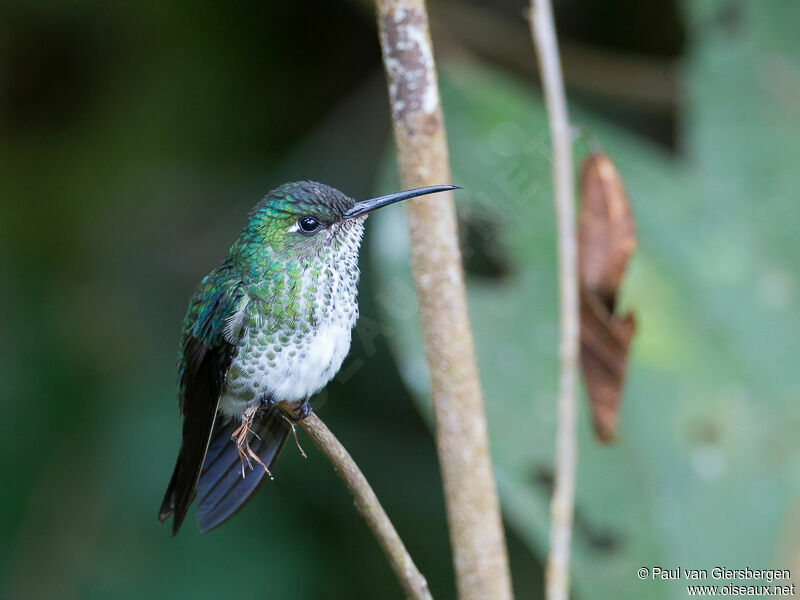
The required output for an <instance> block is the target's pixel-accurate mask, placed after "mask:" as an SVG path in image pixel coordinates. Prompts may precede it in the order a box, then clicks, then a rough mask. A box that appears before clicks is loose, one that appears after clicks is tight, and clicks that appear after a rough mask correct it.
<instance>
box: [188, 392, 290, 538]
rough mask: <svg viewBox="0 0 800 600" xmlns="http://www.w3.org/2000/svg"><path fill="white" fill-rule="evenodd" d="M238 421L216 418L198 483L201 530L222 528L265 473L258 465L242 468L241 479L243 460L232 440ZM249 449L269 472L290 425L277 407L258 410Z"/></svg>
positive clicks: (198, 521) (250, 494) (198, 517)
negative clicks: (243, 469)
mask: <svg viewBox="0 0 800 600" xmlns="http://www.w3.org/2000/svg"><path fill="white" fill-rule="evenodd" d="M240 425H241V422H240V421H231V420H223V419H221V418H220V419H218V420H217V423H216V424H215V425H214V433H213V435H212V436H211V444H210V445H209V447H208V453H207V454H206V460H205V463H204V464H203V472H202V474H201V475H200V481H199V482H198V484H197V523H198V525H199V526H200V531H203V532H205V531H208V530H209V529H213V528H214V527H217V526H218V525H221V524H222V523H223V522H224V521H226V520H227V519H228V518H229V517H231V516H232V515H233V514H234V513H235V512H236V511H237V510H239V509H240V508H241V507H242V506H243V505H244V503H245V502H247V500H248V499H249V498H250V497H251V496H252V494H253V492H255V491H256V489H258V486H259V485H260V484H261V482H262V480H263V479H264V475H265V474H266V473H265V471H264V469H263V468H262V467H261V466H260V465H257V464H255V465H253V467H254V468H253V469H245V471H244V476H242V466H243V465H242V459H241V458H240V456H239V449H238V447H237V445H236V443H235V442H234V441H233V440H232V439H231V437H232V435H233V432H234V430H235V429H236V428H237V427H239V426H240ZM250 431H251V433H250V435H249V443H250V449H251V450H252V451H253V452H254V453H255V454H256V455H257V456H258V457H259V458H260V459H261V462H263V463H264V464H265V465H266V466H267V468H268V469H271V468H272V465H273V464H274V462H275V459H276V458H277V457H278V454H279V453H280V451H281V449H282V448H283V444H284V442H285V441H286V436H287V435H288V433H289V425H288V424H287V422H286V419H284V418H283V417H282V416H281V414H280V412H278V410H277V409H276V408H274V407H273V408H267V409H263V410H262V411H259V413H258V414H257V415H256V417H255V419H254V420H253V424H252V425H251V427H250Z"/></svg>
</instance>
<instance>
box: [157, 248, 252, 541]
mask: <svg viewBox="0 0 800 600" xmlns="http://www.w3.org/2000/svg"><path fill="white" fill-rule="evenodd" d="M241 298H242V292H241V290H240V286H239V284H238V282H237V281H236V280H234V279H233V278H232V277H231V273H230V271H229V269H228V268H227V267H226V265H225V264H223V266H221V267H220V268H219V269H217V270H216V271H215V272H214V273H212V274H211V275H209V276H208V277H206V278H205V279H203V282H202V283H201V284H200V286H198V288H197V290H196V292H195V295H194V297H193V298H192V301H191V302H190V303H189V310H188V311H187V313H186V319H185V321H184V328H183V337H182V344H181V356H180V361H179V371H180V375H179V377H180V407H181V412H182V413H183V438H182V442H181V448H180V451H179V453H178V460H177V462H176V464H175V470H174V471H173V473H172V478H171V479H170V481H169V485H168V486H167V492H166V494H165V495H164V501H163V502H162V504H161V510H160V511H159V513H158V518H159V520H160V521H162V522H163V521H165V520H166V519H167V518H169V516H170V515H172V532H173V534H175V533H177V532H178V529H180V526H181V523H183V519H184V518H185V517H186V512H187V511H188V510H189V505H190V504H191V503H192V500H193V499H194V492H195V487H196V486H197V481H198V479H199V477H200V471H201V469H202V466H203V460H204V459H205V455H206V451H207V449H208V444H209V441H210V439H211V432H212V430H213V427H214V420H215V418H216V415H217V405H218V404H219V398H220V394H221V392H222V386H223V385H224V383H225V377H226V375H227V373H228V369H229V367H230V364H231V360H232V359H233V351H234V346H233V345H232V344H231V343H229V342H228V341H227V340H226V339H225V336H224V329H225V323H226V321H227V320H228V318H229V317H230V316H232V315H233V314H234V312H235V311H236V307H237V306H238V304H239V301H240V300H241Z"/></svg>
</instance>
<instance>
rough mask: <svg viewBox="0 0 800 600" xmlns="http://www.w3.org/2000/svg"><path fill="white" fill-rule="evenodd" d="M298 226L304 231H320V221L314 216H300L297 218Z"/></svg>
mask: <svg viewBox="0 0 800 600" xmlns="http://www.w3.org/2000/svg"><path fill="white" fill-rule="evenodd" d="M297 227H298V228H299V229H300V231H301V232H302V233H307V234H311V233H316V232H317V231H319V228H320V223H319V221H317V220H316V219H315V218H314V217H300V218H299V219H298V220H297Z"/></svg>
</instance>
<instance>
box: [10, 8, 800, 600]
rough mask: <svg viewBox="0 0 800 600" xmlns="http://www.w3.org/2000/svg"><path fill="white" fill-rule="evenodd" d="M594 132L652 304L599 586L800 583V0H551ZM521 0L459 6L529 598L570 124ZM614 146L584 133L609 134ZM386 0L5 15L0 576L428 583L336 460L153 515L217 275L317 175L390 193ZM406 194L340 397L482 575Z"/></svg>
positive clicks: (466, 162)
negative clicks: (247, 221) (205, 521)
mask: <svg viewBox="0 0 800 600" xmlns="http://www.w3.org/2000/svg"><path fill="white" fill-rule="evenodd" d="M555 6H556V18H557V23H558V26H559V30H560V34H561V39H562V57H563V60H564V67H565V73H566V79H567V84H568V91H569V93H570V97H571V98H572V100H573V102H574V105H573V107H572V110H573V112H572V120H573V121H574V123H575V124H576V125H577V126H579V127H580V128H581V131H582V132H583V136H584V137H583V139H582V140H580V141H579V142H578V144H577V145H576V157H577V158H578V159H580V158H581V157H582V156H584V155H585V153H586V146H587V143H599V144H601V145H602V146H603V147H604V148H606V150H607V151H608V152H609V154H610V155H611V156H612V158H613V159H614V160H615V161H616V162H617V166H618V168H619V170H620V172H621V174H622V176H623V178H624V179H625V182H626V185H627V187H628V191H629V193H630V196H631V202H632V205H633V210H634V213H635V215H636V218H637V225H638V233H639V250H638V253H637V255H636V257H635V259H634V261H633V264H632V267H631V271H630V273H629V278H628V281H627V283H626V287H625V289H624V290H623V297H622V301H623V304H624V306H625V307H630V308H632V309H633V310H635V311H636V313H637V316H638V319H639V323H640V328H639V332H638V336H637V338H636V339H635V340H634V345H633V350H632V354H633V355H632V365H631V368H630V371H629V381H628V384H627V387H626V389H625V398H624V403H623V409H622V418H621V426H620V436H619V437H620V439H619V442H618V443H617V444H616V445H615V446H614V447H611V448H605V447H599V446H597V445H596V444H595V442H594V441H593V439H592V435H591V428H590V425H589V422H588V414H587V411H586V409H585V407H584V408H583V409H582V414H581V440H580V445H581V448H580V452H581V456H580V465H579V473H578V477H579V484H578V498H577V507H576V530H575V540H574V553H575V561H574V569H573V578H574V590H575V592H574V593H575V596H576V597H579V598H628V597H643V598H683V597H685V595H686V593H685V589H683V588H682V587H681V586H680V585H678V584H677V583H666V582H654V581H644V582H642V581H639V580H638V579H637V577H636V574H635V573H636V569H637V568H638V567H641V566H652V565H662V566H664V567H670V568H674V567H676V566H678V565H680V566H683V567H691V568H702V567H713V566H724V567H728V568H743V567H750V568H789V569H792V570H793V574H796V573H798V572H800V542H798V539H800V440H799V439H798V431H800V404H798V400H800V378H798V376H797V364H798V363H797V361H798V359H797V357H798V355H800V283H799V281H800V236H798V235H797V230H798V224H800V219H799V217H800V207H799V206H800V205H799V204H798V202H797V198H798V194H797V190H798V189H800V170H799V169H798V168H797V164H798V162H800V142H798V134H799V133H800V131H798V123H800V37H798V36H797V35H796V23H798V22H800V4H798V3H796V2H792V1H791V0H782V1H779V0H772V1H770V2H744V1H741V2H737V1H723V0H704V1H702V2H694V1H693V2H686V3H683V4H682V3H680V2H659V3H654V2H652V3H643V2H635V1H634V0H614V1H612V2H607V3H594V2H591V1H589V0H558V1H556V2H555ZM523 9H524V3H522V2H519V1H516V0H515V1H513V2H512V1H511V0H503V1H498V2H492V3H489V2H477V1H473V2H468V1H466V0H431V2H430V7H429V10H430V13H431V19H432V25H433V30H434V39H435V46H436V51H437V56H438V59H439V69H440V78H441V82H440V83H441V91H442V98H443V102H444V108H445V117H446V122H447V127H448V134H449V139H450V148H451V155H452V156H451V158H452V166H453V180H454V182H455V183H458V184H460V185H462V186H463V187H464V188H465V190H464V191H463V192H460V193H459V195H458V203H459V209H460V220H461V229H462V238H463V239H462V242H463V250H464V254H465V262H466V268H467V274H468V286H469V294H470V309H471V314H472V320H473V325H474V328H475V335H476V340H477V348H478V354H479V362H480V367H481V372H482V376H483V383H484V387H485V392H486V404H487V412H488V415H489V421H490V433H491V436H492V450H493V455H494V460H495V468H496V474H497V478H498V485H499V489H500V492H501V497H502V501H503V509H504V516H505V518H506V529H507V534H508V541H509V548H510V554H511V564H512V570H513V575H514V586H515V591H516V594H517V596H518V597H520V598H536V597H539V596H540V595H541V591H540V590H541V587H542V567H541V565H542V563H543V561H544V556H545V550H546V542H547V521H548V502H549V493H550V489H551V486H552V467H551V465H552V448H553V428H554V399H555V389H556V375H557V355H556V348H557V320H558V315H557V309H556V289H557V288H556V278H555V253H554V246H555V244H554V239H553V234H552V225H553V217H552V208H551V199H550V198H551V194H550V183H549V157H548V137H547V124H546V119H545V115H544V110H543V106H542V103H541V99H540V94H539V92H538V90H537V88H536V87H535V81H536V78H535V71H534V67H535V59H534V55H533V50H532V48H531V44H530V39H529V34H528V30H527V25H526V23H525V21H524V19H523V12H522V11H523ZM587 140H588V142H587ZM391 147H392V144H391V137H390V128H389V118H388V110H387V100H386V92H385V82H384V79H383V75H382V72H381V64H380V54H379V48H378V45H377V41H376V34H375V27H374V23H373V18H372V14H371V11H370V8H369V3H368V2H356V1H355V0H353V1H351V2H330V3H322V2H319V3H317V2H315V3H307V4H305V3H265V2H234V3H227V4H223V3H196V2H186V1H183V0H178V1H173V2H166V3H155V2H153V3H150V2H140V3H108V2H99V1H92V0H73V1H71V2H62V1H56V0H54V1H49V2H48V1H40V2H33V3H32V2H22V1H14V0H4V2H3V3H2V4H0V198H2V205H1V206H2V213H0V281H2V282H3V284H2V286H1V287H0V289H2V291H3V293H2V295H0V307H2V310H1V311H0V334H1V335H2V337H3V340H4V342H5V343H3V344H2V346H1V348H2V350H0V357H1V358H2V360H0V381H2V384H3V385H2V387H0V408H1V409H2V414H3V416H2V418H1V419H0V478H2V482H3V484H2V487H1V488H0V489H2V492H0V598H9V599H18V598H19V599H22V598H37V599H38V598H102V599H105V598H120V599H122V598H151V597H155V598H220V597H225V598H227V597H231V598H237V597H255V598H261V597H264V598H268V597H271V598H323V597H324V598H354V597H356V598H362V597H364V598H399V597H401V593H400V591H399V589H398V587H397V584H396V583H395V581H394V579H393V576H392V574H391V572H390V570H389V568H388V567H387V566H386V564H385V562H384V560H383V558H382V556H381V554H380V552H379V550H378V547H377V544H376V543H375V541H374V540H373V539H372V537H371V535H370V533H369V532H368V530H367V529H366V527H365V526H364V525H363V523H362V522H361V521H360V520H359V518H358V517H357V515H356V512H355V511H354V510H353V507H352V501H351V499H350V497H349V496H348V494H347V492H346V491H345V489H344V487H343V485H341V484H340V482H339V481H338V479H337V478H336V475H335V474H334V473H333V471H332V470H331V468H330V467H329V465H328V464H327V463H326V462H325V461H324V459H323V458H322V456H321V455H320V454H319V453H317V452H316V451H315V450H314V449H313V448H312V447H311V444H310V443H309V442H308V441H307V440H306V441H305V443H304V447H305V449H306V450H307V451H308V452H309V459H308V460H303V459H302V458H301V457H300V456H299V453H298V452H297V451H296V448H294V447H293V446H292V445H291V444H288V445H287V447H286V449H285V450H284V453H283V455H282V456H281V458H280V460H279V462H278V464H277V468H276V470H275V471H276V479H275V481H274V482H271V483H268V484H266V485H265V486H263V487H262V489H261V490H260V492H259V493H258V495H257V496H256V498H255V499H254V500H253V501H252V502H250V503H249V504H248V505H247V507H246V508H245V509H244V510H243V511H242V512H241V513H239V514H238V515H237V516H236V517H235V518H234V519H232V520H231V521H230V522H229V523H227V524H226V525H225V526H224V527H222V528H220V529H218V530H216V531H214V532H211V533H209V534H206V535H202V536H201V535H200V534H199V533H198V531H197V530H196V527H195V526H194V523H193V522H192V520H191V519H189V520H187V523H186V526H185V527H184V528H183V530H182V531H181V533H180V535H178V536H177V537H176V538H174V539H173V538H172V537H171V536H170V533H169V531H168V528H167V527H164V526H160V525H159V523H158V522H157V520H156V511H157V508H158V505H159V503H160V500H161V496H162V493H163V491H164V487H165V485H166V483H167V481H168V478H169V475H170V473H171V469H172V466H173V461H174V458H175V453H176V451H177V446H178V443H179V427H180V421H179V417H178V414H177V405H176V398H175V376H176V375H175V362H176V354H177V338H178V334H179V328H180V323H181V320H182V317H183V312H184V310H185V306H186V301H187V300H188V297H189V294H190V292H191V290H192V288H193V286H194V285H195V283H196V282H197V281H198V280H199V279H200V278H201V277H202V275H204V274H205V273H206V272H207V271H209V270H210V269H211V268H212V267H213V266H214V265H215V264H216V263H217V262H218V261H219V260H220V259H221V258H222V256H223V255H224V253H225V251H226V250H227V247H228V245H229V244H230V242H231V241H232V240H233V239H234V237H235V236H236V235H237V234H238V231H239V229H240V228H241V226H242V225H243V224H244V217H245V214H246V212H247V210H249V208H250V207H251V206H252V205H253V204H255V203H256V202H257V201H258V199H259V198H260V197H261V196H262V195H263V194H264V193H265V192H266V191H268V190H269V189H271V188H273V187H275V186H276V185H278V184H280V183H282V182H284V181H289V180H295V179H316V180H320V181H324V182H326V183H328V184H330V185H333V186H335V187H338V188H340V189H342V190H343V191H345V192H346V193H348V194H350V195H352V196H354V197H366V196H367V195H371V194H374V193H377V192H382V191H386V190H388V189H393V188H396V187H397V186H398V185H399V184H398V183H397V181H398V179H397V175H396V171H395V167H394V159H393V156H392V150H391ZM403 222H404V218H403V212H402V210H399V209H398V210H392V211H385V213H384V214H380V215H376V217H374V218H373V219H371V220H370V223H369V226H368V228H367V229H368V234H367V238H366V241H365V251H364V252H363V253H362V260H361V266H362V272H363V278H362V285H361V309H362V310H361V312H362V318H361V320H360V322H359V325H358V326H357V328H356V332H355V336H354V342H353V348H352V351H351V354H350V357H349V358H348V359H347V361H346V362H345V365H344V367H343V369H342V372H341V373H340V375H339V376H338V377H337V378H336V380H335V381H334V382H332V383H331V385H330V386H329V387H328V390H327V391H326V392H324V393H323V394H322V395H321V396H320V397H319V398H317V399H316V400H315V402H314V406H315V408H316V410H317V411H318V412H319V414H320V415H321V416H322V417H323V418H324V419H325V420H326V421H327V422H328V424H329V426H330V427H331V429H333V430H334V431H335V432H336V433H337V435H338V436H339V437H340V439H341V440H342V441H343V443H344V444H345V445H346V446H347V447H348V448H349V450H350V451H351V453H352V454H353V456H354V457H355V458H356V460H357V461H358V462H359V463H360V465H361V467H362V469H363V470H364V471H365V473H366V475H367V477H368V478H369V479H370V480H371V482H372V484H373V486H374V488H375V490H376V492H377V494H378V496H379V497H380V498H381V500H382V501H383V503H384V505H385V507H386V509H387V511H388V513H389V515H390V516H391V518H392V519H393V521H394V522H395V524H396V526H397V528H398V530H399V532H400V534H401V536H402V537H403V538H404V540H405V542H406V544H407V546H408V547H409V550H410V551H411V554H412V555H413V556H414V557H415V560H416V561H417V563H418V565H419V566H420V568H421V569H422V571H423V572H424V574H425V575H426V576H427V578H428V580H429V583H430V585H431V588H432V590H433V593H434V596H435V597H437V598H453V597H454V585H453V581H452V568H451V566H450V554H449V547H448V538H447V529H446V524H445V517H444V505H443V500H442V493H441V481H440V478H439V473H438V465H437V458H436V454H435V449H434V444H433V440H432V438H431V435H430V432H429V429H428V426H427V421H428V419H427V417H428V415H429V407H428V405H427V399H426V398H427V394H426V386H427V381H426V372H425V363H424V360H423V358H422V353H421V346H420V343H419V333H418V329H417V327H416V324H415V321H416V310H415V307H414V297H413V292H412V290H413V288H412V286H411V283H410V279H409V275H408V263H407V252H406V244H407V241H406V240H405V237H404V232H403Z"/></svg>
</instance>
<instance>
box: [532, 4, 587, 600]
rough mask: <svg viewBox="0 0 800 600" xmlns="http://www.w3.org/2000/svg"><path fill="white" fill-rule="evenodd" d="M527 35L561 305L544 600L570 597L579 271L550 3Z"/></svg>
mask: <svg viewBox="0 0 800 600" xmlns="http://www.w3.org/2000/svg"><path fill="white" fill-rule="evenodd" d="M531 9H532V13H531V33H532V35H533V41H534V44H535V45H536V51H537V55H538V58H539V72H540V73H541V78H542V87H543V89H544V95H545V100H546V103H547V114H548V117H549V120H550V137H551V138H552V143H553V188H554V200H555V212H556V229H557V233H558V279H559V296H560V306H561V350H560V355H561V377H560V382H559V395H558V425H557V431H556V466H555V469H556V470H555V489H554V491H553V500H552V503H551V505H550V512H551V519H552V520H551V525H550V556H549V558H548V563H547V581H546V598H547V600H567V598H568V596H569V561H570V539H571V537H572V516H573V510H574V506H575V469H576V466H577V454H578V444H577V407H576V404H577V398H576V387H577V380H578V347H579V346H578V345H579V337H578V336H579V332H580V329H579V316H578V315H579V313H578V268H577V242H576V236H575V214H574V213H575V209H574V199H573V195H574V172H573V165H572V130H571V128H570V125H569V119H568V117H567V101H566V98H565V95H564V81H563V77H562V75H561V64H560V62H559V57H558V45H557V42H556V32H555V25H554V23H553V9H552V7H551V5H550V0H531Z"/></svg>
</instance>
